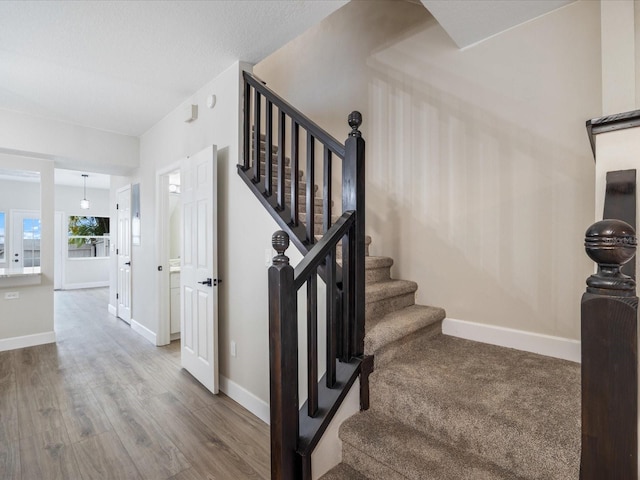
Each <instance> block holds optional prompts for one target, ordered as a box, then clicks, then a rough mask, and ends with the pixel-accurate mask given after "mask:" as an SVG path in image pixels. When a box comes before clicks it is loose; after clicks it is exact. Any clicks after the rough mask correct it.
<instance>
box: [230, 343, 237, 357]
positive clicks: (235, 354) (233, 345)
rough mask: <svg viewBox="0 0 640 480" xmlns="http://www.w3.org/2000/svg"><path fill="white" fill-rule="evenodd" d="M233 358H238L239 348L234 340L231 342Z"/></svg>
mask: <svg viewBox="0 0 640 480" xmlns="http://www.w3.org/2000/svg"><path fill="white" fill-rule="evenodd" d="M231 356H232V357H237V356H238V348H237V345H236V342H234V341H233V340H231Z"/></svg>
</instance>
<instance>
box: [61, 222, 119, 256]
mask: <svg viewBox="0 0 640 480" xmlns="http://www.w3.org/2000/svg"><path fill="white" fill-rule="evenodd" d="M68 236H69V245H68V251H69V258H99V257H108V256H109V246H110V243H109V218H108V217H81V216H71V217H69V232H68Z"/></svg>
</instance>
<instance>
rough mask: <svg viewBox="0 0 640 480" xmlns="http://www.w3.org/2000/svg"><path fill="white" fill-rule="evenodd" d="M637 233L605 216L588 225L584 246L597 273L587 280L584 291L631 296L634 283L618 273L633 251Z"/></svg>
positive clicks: (633, 290)
mask: <svg viewBox="0 0 640 480" xmlns="http://www.w3.org/2000/svg"><path fill="white" fill-rule="evenodd" d="M636 246H637V240H636V232H635V230H634V229H633V227H632V226H631V225H629V224H628V223H626V222H623V221H622V220H614V219H607V220H601V221H599V222H596V223H594V224H593V225H591V226H590V227H589V228H588V229H587V231H586V233H585V239H584V247H585V250H586V252H587V255H588V256H589V258H591V260H593V261H594V262H596V263H597V264H598V272H597V273H596V274H594V275H591V276H590V277H589V278H588V279H587V292H590V293H598V294H602V295H610V296H634V295H635V288H636V282H635V281H634V280H633V279H632V278H631V277H629V276H627V275H624V274H623V273H621V272H620V268H621V267H622V265H624V264H625V263H627V262H628V261H629V260H631V259H632V258H633V257H634V255H635V253H636Z"/></svg>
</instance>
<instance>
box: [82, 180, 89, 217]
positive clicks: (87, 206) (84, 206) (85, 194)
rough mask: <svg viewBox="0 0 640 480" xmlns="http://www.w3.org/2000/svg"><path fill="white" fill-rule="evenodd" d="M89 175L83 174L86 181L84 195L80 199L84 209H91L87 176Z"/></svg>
mask: <svg viewBox="0 0 640 480" xmlns="http://www.w3.org/2000/svg"><path fill="white" fill-rule="evenodd" d="M88 177H89V175H87V174H86V173H83V174H82V181H83V182H84V197H83V199H82V200H80V208H81V209H83V210H88V209H89V200H87V178H88Z"/></svg>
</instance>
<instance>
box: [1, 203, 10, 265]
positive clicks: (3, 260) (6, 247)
mask: <svg viewBox="0 0 640 480" xmlns="http://www.w3.org/2000/svg"><path fill="white" fill-rule="evenodd" d="M0 215H3V216H4V234H3V235H4V253H3V255H4V256H2V257H0V267H2V268H6V266H7V257H8V255H9V253H8V252H9V244H8V241H7V239H8V238H9V233H8V231H9V214H8V213H7V212H6V211H4V210H0Z"/></svg>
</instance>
